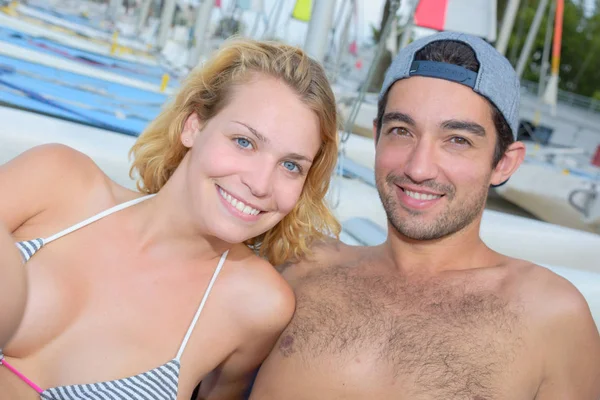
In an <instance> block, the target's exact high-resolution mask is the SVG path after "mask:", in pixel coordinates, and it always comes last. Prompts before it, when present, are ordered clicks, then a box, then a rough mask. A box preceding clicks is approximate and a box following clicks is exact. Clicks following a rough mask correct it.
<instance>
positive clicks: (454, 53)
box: [377, 40, 514, 168]
mask: <svg viewBox="0 0 600 400" xmlns="http://www.w3.org/2000/svg"><path fill="white" fill-rule="evenodd" d="M415 61H438V62H444V63H448V64H454V65H460V66H461V67H464V68H467V69H469V70H471V71H474V72H479V61H477V56H476V55H475V52H474V51H473V49H471V47H469V45H467V44H465V43H462V42H458V41H455V40H440V41H435V42H431V43H429V44H428V45H426V46H424V47H423V48H422V49H421V50H419V51H418V52H416V53H415ZM390 88H391V87H390ZM388 94H389V90H388V92H387V93H385V95H384V96H383V97H382V98H381V100H380V101H379V103H378V105H377V138H379V134H380V133H381V125H382V122H383V113H384V112H385V107H386V105H387V99H388ZM488 103H489V104H490V106H491V110H492V121H493V122H494V127H495V128H496V133H497V137H498V140H497V141H496V148H495V150H494V158H493V161H492V167H494V168H495V167H496V165H498V163H499V162H500V160H501V159H502V156H503V155H504V153H505V152H506V149H508V146H510V145H511V143H513V142H514V136H513V133H512V131H511V129H510V126H509V125H508V123H507V122H506V119H505V118H504V116H503V115H502V113H501V112H500V110H498V107H496V106H495V105H494V104H493V103H492V102H491V101H489V100H488Z"/></svg>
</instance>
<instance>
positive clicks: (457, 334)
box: [279, 268, 522, 399]
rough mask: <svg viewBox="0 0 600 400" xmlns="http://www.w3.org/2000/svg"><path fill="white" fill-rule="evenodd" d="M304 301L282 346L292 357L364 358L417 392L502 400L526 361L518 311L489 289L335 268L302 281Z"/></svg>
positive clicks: (299, 294)
mask: <svg viewBox="0 0 600 400" xmlns="http://www.w3.org/2000/svg"><path fill="white" fill-rule="evenodd" d="M296 296H297V309H296V314H295V316H294V318H293V320H292V322H291V323H290V325H289V326H288V328H287V330H286V331H285V332H284V334H283V335H282V339H281V340H280V342H279V351H280V352H281V353H282V355H283V356H284V357H285V356H293V355H294V353H300V354H302V356H303V358H304V359H307V358H309V359H310V358H312V359H315V360H319V359H333V360H339V361H340V364H343V365H344V366H348V365H350V364H352V362H353V360H356V359H357V357H359V358H360V359H362V360H363V362H365V361H366V365H369V369H370V370H377V371H379V372H378V373H379V374H384V375H387V376H386V379H387V380H388V381H395V382H403V384H402V386H405V387H411V388H413V389H414V390H416V391H417V392H419V391H421V390H423V391H425V392H427V393H430V394H432V393H436V396H438V397H437V398H462V397H460V396H459V397H456V396H455V395H454V393H464V394H467V393H468V395H467V396H466V397H465V398H477V396H479V397H480V398H482V399H486V398H495V397H496V396H495V395H494V393H496V392H498V391H499V390H501V386H502V385H501V383H502V382H506V380H507V379H509V376H510V375H511V374H512V372H511V370H512V367H513V366H514V365H515V363H519V362H520V361H519V357H518V354H519V350H520V347H521V346H522V343H521V342H522V337H521V332H522V330H521V325H522V322H521V318H520V316H519V311H518V307H516V306H515V305H514V304H511V303H510V302H509V301H508V300H506V299H504V298H503V297H502V296H501V295H498V294H495V293H494V291H493V290H491V289H490V288H486V287H485V285H477V284H476V283H474V282H460V281H459V282H456V281H453V282H443V281H426V282H425V281H423V282H414V281H408V280H407V281H402V280H395V279H393V278H390V277H389V276H387V277H386V276H378V275H368V274H364V273H361V272H360V271H356V270H347V269H344V268H340V269H333V268H332V269H330V270H327V271H319V272H318V273H313V274H309V275H308V276H306V277H305V278H304V279H302V280H301V281H300V282H299V283H298V285H297V287H296ZM340 367H341V368H343V367H342V366H341V365H340ZM416 394H417V393H415V395H416ZM434 397H435V396H434Z"/></svg>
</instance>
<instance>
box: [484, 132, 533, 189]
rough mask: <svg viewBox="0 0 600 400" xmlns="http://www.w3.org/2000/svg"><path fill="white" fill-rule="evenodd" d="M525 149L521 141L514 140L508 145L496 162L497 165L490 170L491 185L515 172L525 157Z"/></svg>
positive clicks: (502, 180)
mask: <svg viewBox="0 0 600 400" xmlns="http://www.w3.org/2000/svg"><path fill="white" fill-rule="evenodd" d="M525 150H526V149H525V145H524V144H523V142H514V143H512V144H511V145H510V146H508V149H506V151H505V152H504V155H503V156H502V158H501V159H500V162H498V165H496V167H495V168H494V171H492V178H491V181H490V183H491V184H492V186H499V185H501V184H503V183H504V182H506V181H507V180H508V179H509V178H510V177H511V176H512V174H514V173H515V171H516V170H517V169H518V168H519V166H520V165H521V163H522V162H523V160H524V159H525Z"/></svg>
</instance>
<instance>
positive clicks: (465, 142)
mask: <svg viewBox="0 0 600 400" xmlns="http://www.w3.org/2000/svg"><path fill="white" fill-rule="evenodd" d="M450 141H451V142H452V143H454V144H459V145H463V146H464V145H470V144H471V143H470V142H469V141H468V140H467V139H465V138H463V137H460V136H455V137H453V138H452V139H450Z"/></svg>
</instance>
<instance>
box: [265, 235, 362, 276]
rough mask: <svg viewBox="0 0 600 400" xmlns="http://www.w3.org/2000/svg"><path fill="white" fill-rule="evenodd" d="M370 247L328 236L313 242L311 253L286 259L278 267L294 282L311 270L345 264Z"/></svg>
mask: <svg viewBox="0 0 600 400" xmlns="http://www.w3.org/2000/svg"><path fill="white" fill-rule="evenodd" d="M369 249H370V248H369V247H363V246H350V245H347V244H345V243H343V242H341V241H340V240H337V239H335V238H327V239H323V240H319V241H315V242H314V243H312V244H311V246H310V249H309V250H310V251H309V253H308V254H305V255H304V256H303V257H302V258H301V259H293V260H289V261H286V262H285V263H283V264H281V265H278V266H277V267H276V268H277V270H278V271H279V272H280V273H281V274H282V275H283V276H284V277H285V279H286V280H288V282H290V283H292V282H293V281H294V280H296V279H298V278H300V277H302V276H305V275H307V274H309V273H310V272H313V271H318V270H321V269H324V268H330V267H332V266H335V265H341V264H344V262H345V261H346V260H350V259H352V258H355V257H357V256H358V255H359V254H361V253H366V252H368V251H369Z"/></svg>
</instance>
